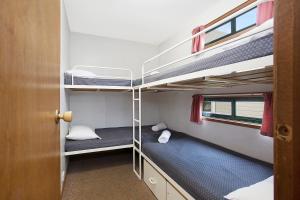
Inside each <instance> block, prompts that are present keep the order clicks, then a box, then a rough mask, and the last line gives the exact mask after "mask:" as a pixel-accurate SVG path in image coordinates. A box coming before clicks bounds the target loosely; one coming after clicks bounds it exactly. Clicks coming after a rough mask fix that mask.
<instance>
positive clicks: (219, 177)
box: [65, 126, 273, 200]
mask: <svg viewBox="0 0 300 200" xmlns="http://www.w3.org/2000/svg"><path fill="white" fill-rule="evenodd" d="M136 128H137V127H136ZM170 131H171V133H172V134H171V137H170V139H169V141H168V142H167V143H164V144H161V143H159V142H158V138H159V136H160V134H161V131H158V132H154V131H152V129H151V126H144V127H142V157H143V158H144V169H143V172H144V173H143V178H144V181H145V182H146V184H147V185H148V186H149V188H150V189H151V190H152V192H153V193H154V194H155V195H156V197H157V198H158V199H159V200H161V199H181V197H182V199H204V200H205V199H209V200H219V199H224V196H225V195H227V194H229V193H231V192H233V191H235V190H237V189H239V188H243V187H248V186H250V185H253V184H256V183H258V182H261V181H263V180H265V179H267V178H269V177H270V176H272V175H273V169H272V165H271V164H269V163H265V162H262V161H259V160H256V159H253V158H250V157H247V156H245V155H241V154H239V153H236V152H233V151H230V150H228V149H225V148H223V147H220V146H217V145H214V144H211V143H209V142H206V141H203V140H200V139H197V138H194V137H191V136H188V135H187V134H184V133H180V132H176V131H173V130H170ZM95 132H96V134H97V135H98V136H99V137H101V140H99V139H91V140H82V141H73V140H67V141H66V144H65V149H66V152H65V155H67V156H68V155H76V154H83V153H91V152H99V151H108V150H115V149H123V148H133V147H134V145H133V138H132V127H120V128H104V129H96V130H95ZM136 133H137V130H136ZM136 135H138V134H136ZM135 139H136V140H138V138H135ZM176 192H177V193H176ZM174 194H175V195H174ZM175 197H176V198H175ZM261 199H264V198H263V197H262V198H261Z"/></svg>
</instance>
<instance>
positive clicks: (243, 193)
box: [224, 176, 274, 200]
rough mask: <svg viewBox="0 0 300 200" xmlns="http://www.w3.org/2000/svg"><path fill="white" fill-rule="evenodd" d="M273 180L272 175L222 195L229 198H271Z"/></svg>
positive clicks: (235, 199)
mask: <svg viewBox="0 0 300 200" xmlns="http://www.w3.org/2000/svg"><path fill="white" fill-rule="evenodd" d="M273 191H274V181H273V176H271V177H269V178H267V179H265V180H263V181H261V182H258V183H256V184H254V185H250V186H249V187H244V188H240V189H237V190H235V191H233V192H231V193H230V194H228V195H226V196H224V198H226V199H229V200H253V199H259V200H273V199H274V194H273Z"/></svg>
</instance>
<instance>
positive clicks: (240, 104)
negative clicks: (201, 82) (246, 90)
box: [202, 97, 264, 124]
mask: <svg viewBox="0 0 300 200" xmlns="http://www.w3.org/2000/svg"><path fill="white" fill-rule="evenodd" d="M202 111H203V112H202V115H203V116H206V117H212V118H220V119H226V120H233V121H242V122H249V123H257V124H261V122H262V116H263V111H264V101H263V97H216V98H209V97H208V98H205V99H204V103H203V110H202Z"/></svg>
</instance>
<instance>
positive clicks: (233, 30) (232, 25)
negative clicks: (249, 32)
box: [205, 6, 257, 46]
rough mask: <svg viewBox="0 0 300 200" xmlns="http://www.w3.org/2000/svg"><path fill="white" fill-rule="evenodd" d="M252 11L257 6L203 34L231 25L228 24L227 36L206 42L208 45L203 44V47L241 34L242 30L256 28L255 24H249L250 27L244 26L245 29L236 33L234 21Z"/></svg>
mask: <svg viewBox="0 0 300 200" xmlns="http://www.w3.org/2000/svg"><path fill="white" fill-rule="evenodd" d="M254 9H257V6H255V7H254V8H251V9H250V10H247V11H245V12H243V13H241V14H239V15H238V16H236V17H234V18H232V19H230V20H227V21H225V22H223V23H222V24H220V25H218V26H216V27H214V28H213V29H211V30H209V31H206V32H205V34H207V33H210V32H212V31H214V30H216V29H218V28H220V27H221V26H223V25H225V24H227V23H228V22H231V23H230V24H231V33H229V34H227V35H224V36H222V37H219V38H217V39H215V40H212V41H210V42H208V43H205V46H207V45H210V44H213V43H215V42H218V41H220V40H223V39H225V38H227V37H230V36H232V35H235V34H237V33H239V32H242V31H244V30H246V29H248V28H250V27H254V26H256V23H253V24H251V25H249V26H246V27H244V28H242V29H240V30H238V31H237V30H236V19H237V18H238V17H240V16H242V15H244V14H246V13H248V12H251V11H252V10H254Z"/></svg>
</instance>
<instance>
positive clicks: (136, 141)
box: [132, 87, 142, 179]
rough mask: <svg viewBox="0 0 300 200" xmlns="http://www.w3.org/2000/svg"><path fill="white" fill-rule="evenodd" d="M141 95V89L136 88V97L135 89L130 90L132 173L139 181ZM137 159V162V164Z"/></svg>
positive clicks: (140, 169)
mask: <svg viewBox="0 0 300 200" xmlns="http://www.w3.org/2000/svg"><path fill="white" fill-rule="evenodd" d="M141 99H142V93H141V88H140V87H139V88H138V96H137V97H136V95H135V89H134V88H133V89H132V111H133V112H132V113H133V119H132V132H133V134H132V138H133V155H132V156H133V165H132V166H133V172H134V173H135V175H136V176H137V177H138V178H139V179H141V178H142V154H141V153H142V142H141V141H142V140H141V139H142V112H141V108H142V103H141ZM136 102H137V103H138V119H136V113H135V112H136V108H135V106H136ZM136 124H137V125H138V135H136ZM137 159H138V162H137Z"/></svg>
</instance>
